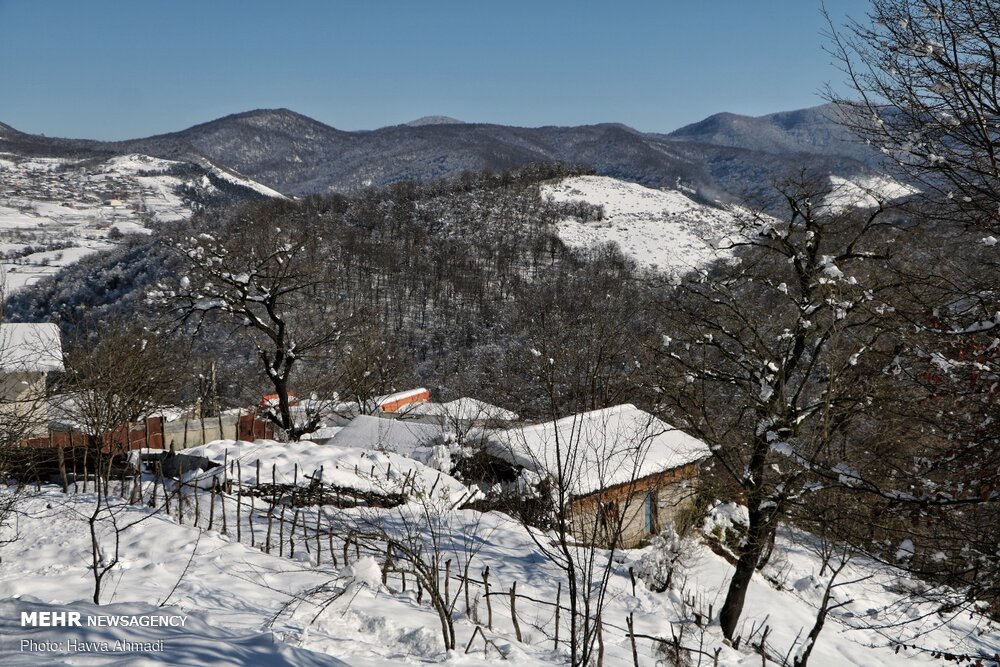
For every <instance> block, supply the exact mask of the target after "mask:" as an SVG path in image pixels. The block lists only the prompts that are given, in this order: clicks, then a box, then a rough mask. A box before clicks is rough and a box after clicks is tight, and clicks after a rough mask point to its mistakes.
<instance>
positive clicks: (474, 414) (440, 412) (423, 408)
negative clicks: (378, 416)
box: [399, 398, 517, 422]
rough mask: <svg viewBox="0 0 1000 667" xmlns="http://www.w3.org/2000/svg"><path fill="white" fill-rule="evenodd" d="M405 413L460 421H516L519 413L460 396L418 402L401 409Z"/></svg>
mask: <svg viewBox="0 0 1000 667" xmlns="http://www.w3.org/2000/svg"><path fill="white" fill-rule="evenodd" d="M399 412H400V413H402V414H404V415H421V416H433V417H444V418H446V419H454V420H458V421H469V422H472V421H480V422H482V421H514V420H515V419H517V414H516V413H514V412H511V411H510V410H505V409H503V408H501V407H499V406H496V405H491V404H489V403H486V402H485V401H480V400H478V399H475V398H459V399H456V400H454V401H448V402H447V403H418V404H416V405H409V406H406V407H405V408H402V409H401V410H399Z"/></svg>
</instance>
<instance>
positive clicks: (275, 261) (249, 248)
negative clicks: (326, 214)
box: [152, 201, 350, 440]
mask: <svg viewBox="0 0 1000 667" xmlns="http://www.w3.org/2000/svg"><path fill="white" fill-rule="evenodd" d="M321 222H322V221H321V219H320V217H319V216H318V215H316V214H315V212H313V211H310V210H307V209H305V208H303V207H300V206H299V205H297V204H295V203H292V202H284V201H277V202H266V203H263V204H261V203H258V204H256V205H254V206H252V207H251V206H247V207H244V208H240V209H236V210H232V211H225V212H223V213H220V214H218V216H217V217H210V216H208V215H207V214H206V215H205V216H203V217H200V218H198V219H197V220H196V221H195V229H194V230H188V229H180V230H178V231H176V233H175V234H174V236H173V239H172V244H173V249H174V250H175V251H176V252H177V254H178V255H179V256H180V258H181V260H182V264H183V266H184V271H185V273H184V275H181V276H177V277H176V280H175V281H174V282H172V283H171V284H163V285H161V286H160V287H159V289H158V290H156V291H155V292H154V293H153V294H152V299H153V300H154V301H156V302H158V303H160V304H163V305H165V306H167V307H168V308H169V309H171V310H172V311H173V312H174V313H175V314H176V316H177V317H178V319H179V321H180V322H182V323H188V324H191V325H192V326H193V327H194V330H195V331H197V330H198V329H199V328H200V327H201V326H203V325H204V324H205V323H207V322H209V321H212V322H213V323H219V324H228V325H231V326H233V327H234V331H235V332H236V333H237V335H241V336H244V337H245V340H246V342H247V344H248V345H249V346H250V349H252V350H253V351H254V354H255V355H256V357H257V359H258V361H259V363H260V366H261V368H262V369H263V371H264V373H265V375H266V377H267V381H268V383H269V384H270V385H271V386H272V387H273V389H274V394H275V397H276V398H275V400H274V401H273V405H271V404H267V405H265V406H264V416H265V418H267V419H268V420H270V421H271V422H272V423H274V425H275V426H277V427H278V428H280V429H281V430H282V431H284V432H285V434H286V435H287V436H288V437H289V438H290V439H292V440H298V439H299V438H300V437H301V436H302V434H304V433H308V432H310V431H312V430H314V429H315V428H316V426H317V424H318V423H319V422H320V420H321V415H320V414H319V413H318V412H317V411H315V410H311V409H310V407H309V406H310V405H320V404H322V403H323V399H325V398H329V397H332V396H334V395H335V391H336V385H337V380H336V378H335V377H332V374H325V373H323V372H322V369H320V368H318V366H319V365H321V364H323V363H325V362H326V360H327V359H328V358H329V357H331V356H333V347H334V345H335V344H336V343H337V342H338V341H341V340H342V338H343V337H344V331H345V329H346V327H347V325H348V322H349V320H350V314H349V313H342V312H340V311H339V310H338V301H337V299H336V298H334V297H333V295H332V292H331V291H330V290H328V289H325V288H326V287H328V286H329V276H330V275H331V273H332V272H331V271H330V270H329V269H328V266H327V264H328V263H329V262H335V261H337V259H336V257H335V256H334V255H332V254H330V253H331V252H332V251H331V249H332V248H335V247H336V246H335V244H330V243H324V237H323V229H322V225H321ZM300 380H301V381H302V384H303V385H305V386H294V387H293V385H294V384H295V383H296V382H297V381H300ZM293 388H294V389H295V390H296V391H298V392H300V393H305V394H306V397H311V396H312V395H313V394H315V395H316V398H318V399H319V401H313V402H310V403H306V404H304V406H305V409H304V410H300V411H298V412H297V411H295V410H294V409H293V406H294V403H295V393H294V392H293V391H292V390H293Z"/></svg>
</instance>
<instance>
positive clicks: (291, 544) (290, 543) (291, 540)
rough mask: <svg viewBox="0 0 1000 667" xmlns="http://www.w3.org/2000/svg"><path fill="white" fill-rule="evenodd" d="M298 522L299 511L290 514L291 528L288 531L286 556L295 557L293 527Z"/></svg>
mask: <svg viewBox="0 0 1000 667" xmlns="http://www.w3.org/2000/svg"><path fill="white" fill-rule="evenodd" d="M298 524H299V511H298V510H295V514H293V515H292V530H291V532H289V533H288V557H289V558H295V527H296V526H297V525H298Z"/></svg>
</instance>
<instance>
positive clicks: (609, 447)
mask: <svg viewBox="0 0 1000 667" xmlns="http://www.w3.org/2000/svg"><path fill="white" fill-rule="evenodd" d="M481 437H482V438H483V441H484V443H485V448H486V450H487V451H488V452H489V453H490V454H491V455H493V456H495V457H497V458H499V459H502V460H504V461H506V462H508V463H510V464H513V465H514V466H516V467H518V468H520V469H523V470H526V471H528V472H529V473H532V474H534V475H537V476H538V478H539V479H544V478H546V477H547V478H549V479H550V480H552V482H553V483H555V484H557V485H558V486H561V487H562V488H565V489H566V491H567V492H568V494H569V496H570V497H571V500H570V513H571V515H572V524H573V533H574V535H575V536H576V537H577V539H580V540H582V541H585V542H590V543H601V544H610V542H612V541H614V542H617V546H620V547H634V546H637V545H639V544H641V543H642V542H644V541H645V540H647V539H649V538H650V537H651V536H653V535H655V534H657V533H659V532H660V531H661V530H663V528H664V527H665V526H666V525H667V524H668V523H671V522H673V521H674V520H675V518H677V516H678V513H679V512H680V511H682V510H684V509H685V508H688V507H690V506H691V503H692V500H693V496H694V492H695V490H696V488H697V483H698V472H699V463H700V462H701V461H702V460H704V459H706V458H707V457H708V456H709V455H710V451H709V449H708V446H707V445H705V443H703V442H701V441H700V440H698V439H697V438H693V437H691V436H690V435H687V434H686V433H683V432H682V431H679V430H677V429H676V428H674V427H672V426H670V425H669V424H667V423H666V422H663V421H661V420H659V419H657V418H656V417H654V416H653V415H651V414H649V413H647V412H644V411H643V410H640V409H639V408H637V407H635V406H634V405H629V404H625V405H618V406H615V407H611V408H606V409H603V410H594V411H592V412H585V413H582V414H578V415H573V416H571V417H566V418H563V419H559V420H557V421H546V422H542V423H538V424H530V425H526V426H522V427H518V428H512V429H505V430H491V431H483V432H482V434H481Z"/></svg>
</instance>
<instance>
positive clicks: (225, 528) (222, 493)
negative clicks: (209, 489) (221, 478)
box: [219, 482, 229, 535]
mask: <svg viewBox="0 0 1000 667" xmlns="http://www.w3.org/2000/svg"><path fill="white" fill-rule="evenodd" d="M226 483H227V484H228V483H229V482H226ZM219 511H220V512H222V534H223V535H228V534H229V525H228V524H227V523H226V489H225V486H223V488H221V489H219Z"/></svg>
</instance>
